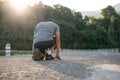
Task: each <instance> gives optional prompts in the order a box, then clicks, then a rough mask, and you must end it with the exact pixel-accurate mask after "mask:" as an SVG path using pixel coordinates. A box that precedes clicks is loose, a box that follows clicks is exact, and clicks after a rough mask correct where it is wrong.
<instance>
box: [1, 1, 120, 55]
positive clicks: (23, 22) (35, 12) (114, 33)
mask: <svg viewBox="0 0 120 80" xmlns="http://www.w3.org/2000/svg"><path fill="white" fill-rule="evenodd" d="M101 16H102V17H100V18H98V19H96V18H94V17H88V16H86V17H85V18H84V19H83V17H82V14H81V13H80V12H75V11H72V10H71V9H69V8H67V7H64V6H62V5H58V4H57V5H54V6H53V7H51V6H47V5H44V4H42V3H41V2H39V3H38V4H36V5H34V6H33V7H31V6H28V7H27V8H26V10H25V11H23V12H22V13H17V12H16V10H14V8H13V7H12V6H11V5H10V4H9V2H8V1H7V0H4V1H0V49H1V50H2V49H4V48H5V44H6V43H10V44H11V47H12V49H13V50H14V49H16V50H31V47H32V41H33V32H34V28H35V26H36V24H37V23H38V22H40V21H45V20H46V19H47V18H53V19H54V21H55V22H56V23H57V24H58V25H59V26H60V31H61V48H70V49H97V48H115V47H120V15H118V14H117V13H116V11H115V9H114V8H113V7H112V6H108V7H106V8H104V9H102V10H101ZM0 54H2V53H0ZM18 54H22V53H18Z"/></svg>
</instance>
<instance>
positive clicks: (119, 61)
mask: <svg viewBox="0 0 120 80" xmlns="http://www.w3.org/2000/svg"><path fill="white" fill-rule="evenodd" d="M53 55H54V54H53ZM61 58H62V60H60V61H55V60H51V61H50V60H47V61H33V60H32V59H31V55H21V56H0V80H120V53H106V52H79V51H77V52H76V51H70V52H61Z"/></svg>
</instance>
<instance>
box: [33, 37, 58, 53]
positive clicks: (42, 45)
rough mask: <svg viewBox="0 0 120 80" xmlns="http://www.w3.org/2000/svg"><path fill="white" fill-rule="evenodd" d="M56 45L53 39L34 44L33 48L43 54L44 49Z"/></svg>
mask: <svg viewBox="0 0 120 80" xmlns="http://www.w3.org/2000/svg"><path fill="white" fill-rule="evenodd" d="M55 44H56V41H55V39H53V40H49V41H40V42H37V43H35V44H34V48H38V49H39V50H40V51H41V52H43V53H44V51H45V49H47V48H51V47H53V46H54V45H55Z"/></svg>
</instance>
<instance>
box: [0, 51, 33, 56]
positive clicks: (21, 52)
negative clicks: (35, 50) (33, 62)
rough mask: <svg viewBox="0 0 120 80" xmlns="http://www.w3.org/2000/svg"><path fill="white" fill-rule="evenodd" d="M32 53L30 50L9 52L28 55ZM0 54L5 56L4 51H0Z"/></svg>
mask: <svg viewBox="0 0 120 80" xmlns="http://www.w3.org/2000/svg"><path fill="white" fill-rule="evenodd" d="M28 54H32V53H31V52H30V51H28V52H27V51H17V52H11V55H28ZM0 56H5V52H0Z"/></svg>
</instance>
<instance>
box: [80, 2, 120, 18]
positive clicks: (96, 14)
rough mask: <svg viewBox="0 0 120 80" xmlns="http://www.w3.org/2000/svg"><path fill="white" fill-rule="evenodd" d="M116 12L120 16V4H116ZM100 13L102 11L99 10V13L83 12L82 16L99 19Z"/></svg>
mask: <svg viewBox="0 0 120 80" xmlns="http://www.w3.org/2000/svg"><path fill="white" fill-rule="evenodd" d="M114 8H115V10H116V11H117V12H118V13H119V14H120V3H119V4H116V5H115V6H114ZM100 12H101V10H98V11H82V12H81V13H82V15H83V17H85V16H86V15H87V16H90V17H91V16H94V17H95V18H99V17H100Z"/></svg>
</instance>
